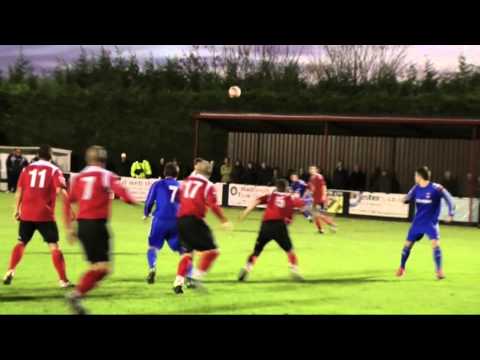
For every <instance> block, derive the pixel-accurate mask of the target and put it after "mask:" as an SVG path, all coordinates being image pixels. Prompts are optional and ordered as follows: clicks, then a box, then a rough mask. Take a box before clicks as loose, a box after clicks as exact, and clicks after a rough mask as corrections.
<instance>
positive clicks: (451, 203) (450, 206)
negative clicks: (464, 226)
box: [439, 187, 455, 222]
mask: <svg viewBox="0 0 480 360" xmlns="http://www.w3.org/2000/svg"><path fill="white" fill-rule="evenodd" d="M439 190H440V194H441V196H442V197H443V199H444V200H445V202H446V203H447V206H448V222H452V221H453V217H454V216H455V201H454V200H453V196H452V194H450V193H449V192H448V190H447V189H445V188H444V187H441V188H440V189H439Z"/></svg>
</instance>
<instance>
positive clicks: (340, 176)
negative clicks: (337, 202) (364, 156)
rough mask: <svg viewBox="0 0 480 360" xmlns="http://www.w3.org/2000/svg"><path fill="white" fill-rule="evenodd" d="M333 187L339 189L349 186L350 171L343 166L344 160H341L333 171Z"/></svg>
mask: <svg viewBox="0 0 480 360" xmlns="http://www.w3.org/2000/svg"><path fill="white" fill-rule="evenodd" d="M333 187H334V188H335V189H338V190H344V189H347V188H348V171H347V170H346V169H345V168H344V166H343V161H341V160H340V161H339V162H338V163H337V166H336V168H335V171H334V172H333Z"/></svg>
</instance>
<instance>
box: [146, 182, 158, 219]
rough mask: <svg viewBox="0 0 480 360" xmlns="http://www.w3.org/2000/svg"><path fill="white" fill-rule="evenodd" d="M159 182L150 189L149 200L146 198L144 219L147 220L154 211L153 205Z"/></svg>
mask: <svg viewBox="0 0 480 360" xmlns="http://www.w3.org/2000/svg"><path fill="white" fill-rule="evenodd" d="M156 189H157V183H154V184H153V185H152V186H151V187H150V189H149V190H148V195H147V200H145V206H144V208H143V220H146V219H147V218H148V217H149V216H150V214H151V213H152V209H153V205H154V204H155V199H156Z"/></svg>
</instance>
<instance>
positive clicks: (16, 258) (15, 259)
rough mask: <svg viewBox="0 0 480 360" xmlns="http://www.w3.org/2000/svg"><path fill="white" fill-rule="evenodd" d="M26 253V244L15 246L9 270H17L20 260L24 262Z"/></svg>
mask: <svg viewBox="0 0 480 360" xmlns="http://www.w3.org/2000/svg"><path fill="white" fill-rule="evenodd" d="M24 252H25V244H22V243H19V244H17V245H15V247H14V248H13V250H12V255H11V257H10V265H9V267H8V270H15V268H16V267H17V265H18V263H19V262H20V260H22V256H23V253H24Z"/></svg>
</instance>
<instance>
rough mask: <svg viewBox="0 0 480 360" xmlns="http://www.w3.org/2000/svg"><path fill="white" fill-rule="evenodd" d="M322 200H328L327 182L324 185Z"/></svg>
mask: <svg viewBox="0 0 480 360" xmlns="http://www.w3.org/2000/svg"><path fill="white" fill-rule="evenodd" d="M322 201H323V202H326V201H327V185H326V184H325V183H323V185H322Z"/></svg>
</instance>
